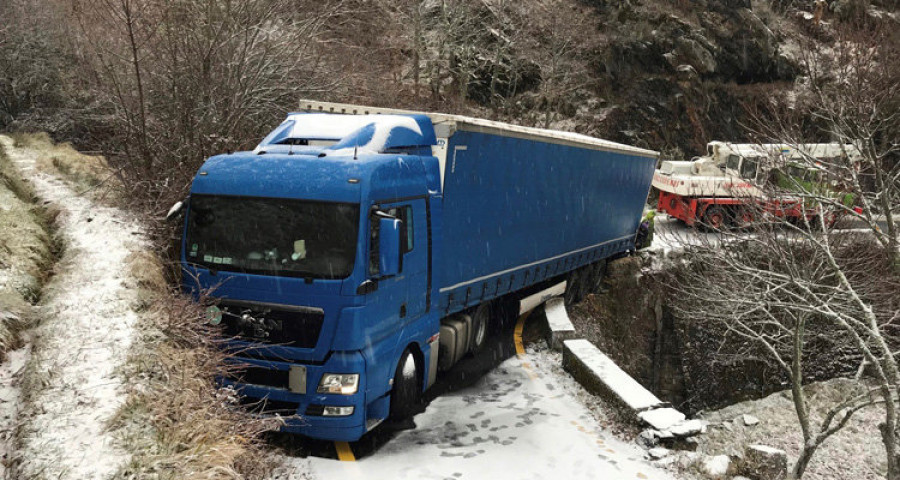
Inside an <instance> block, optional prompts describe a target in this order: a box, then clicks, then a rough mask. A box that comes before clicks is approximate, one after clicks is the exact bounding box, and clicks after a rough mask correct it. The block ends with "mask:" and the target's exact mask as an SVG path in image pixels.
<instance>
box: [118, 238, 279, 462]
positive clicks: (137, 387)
mask: <svg viewBox="0 0 900 480" xmlns="http://www.w3.org/2000/svg"><path fill="white" fill-rule="evenodd" d="M128 265H129V269H130V271H131V277H132V278H133V279H134V281H135V282H136V286H138V288H140V300H139V301H140V302H141V305H139V306H138V308H139V309H140V310H143V312H144V313H143V316H144V319H145V322H144V323H143V325H142V327H141V336H142V342H140V345H141V347H140V348H138V349H136V350H135V351H134V352H133V353H132V355H131V357H130V359H129V362H128V365H127V366H126V373H127V374H128V375H129V376H130V377H132V378H135V380H136V381H134V382H131V383H130V391H129V396H128V400H127V401H126V403H125V405H124V406H123V407H122V409H121V410H120V412H119V414H118V416H117V418H116V420H115V421H114V427H119V430H120V432H121V433H120V436H121V437H123V439H124V440H125V443H126V444H127V445H128V446H129V448H130V449H131V450H132V451H133V452H134V457H133V460H132V462H131V463H130V464H129V465H127V466H126V467H125V468H124V471H122V472H120V473H121V475H122V476H129V477H133V478H171V479H177V478H188V477H190V478H264V476H265V474H266V473H267V472H268V471H269V469H270V465H269V463H268V462H269V461H270V459H269V457H268V456H267V455H266V454H265V452H264V451H263V450H262V443H261V439H260V438H261V434H262V433H263V432H265V431H269V430H272V429H273V428H276V427H277V425H279V421H278V420H277V419H259V418H253V417H251V416H250V415H249V414H248V413H246V412H245V411H244V410H242V409H240V408H238V405H237V403H238V397H237V395H236V394H235V392H233V391H231V390H229V389H223V388H220V387H219V386H218V385H217V384H216V382H215V378H216V377H217V376H221V375H224V374H226V373H227V371H228V368H229V367H228V366H227V363H226V362H225V358H226V356H227V355H226V353H225V352H224V351H223V350H222V349H220V348H219V345H217V338H218V332H217V331H216V330H215V329H214V328H213V327H209V326H208V325H207V319H206V315H205V312H204V310H203V307H202V306H201V305H200V304H198V303H197V302H194V301H193V300H192V299H190V298H188V297H186V296H184V295H182V294H180V293H177V292H174V291H170V290H169V289H168V288H166V285H167V284H166V281H165V279H164V276H163V268H162V265H161V263H160V261H159V260H158V259H157V258H156V256H155V255H153V254H152V253H149V252H141V253H140V254H138V255H133V256H132V257H130V258H129V260H128Z"/></svg>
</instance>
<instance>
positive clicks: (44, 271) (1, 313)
mask: <svg viewBox="0 0 900 480" xmlns="http://www.w3.org/2000/svg"><path fill="white" fill-rule="evenodd" d="M34 202H35V198H34V192H32V190H31V188H30V186H29V185H28V184H26V183H25V182H24V181H22V179H21V178H20V176H19V174H18V172H16V170H15V169H14V167H13V165H12V164H11V162H10V160H9V157H8V156H7V154H6V152H5V151H4V149H3V146H2V145H0V359H2V357H3V355H4V353H5V352H7V351H9V350H11V349H15V348H18V347H19V346H20V344H21V339H20V333H21V331H22V330H23V329H25V328H26V327H27V326H28V325H29V324H30V320H31V319H32V317H33V315H32V311H31V305H32V304H33V303H35V302H36V301H37V300H38V299H39V297H40V292H41V286H42V285H43V283H44V282H45V281H46V279H47V277H48V276H49V274H50V266H51V265H52V263H53V258H54V255H55V252H56V246H55V242H54V239H53V236H52V233H51V228H50V225H51V223H52V220H53V217H54V215H55V212H52V211H48V210H46V209H43V208H40V207H38V206H36V205H35V203H34Z"/></svg>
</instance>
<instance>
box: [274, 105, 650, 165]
mask: <svg viewBox="0 0 900 480" xmlns="http://www.w3.org/2000/svg"><path fill="white" fill-rule="evenodd" d="M300 109H301V110H303V111H305V112H312V113H324V114H344V115H342V116H340V117H338V118H342V120H335V121H334V123H335V124H336V123H341V122H347V121H348V120H347V116H350V117H351V118H354V120H351V121H350V123H352V124H353V125H357V124H358V125H359V126H362V125H366V124H368V123H371V122H372V121H373V117H384V116H389V117H400V116H407V115H411V114H412V115H422V116H425V117H427V118H429V119H430V120H431V122H432V124H433V125H434V126H435V128H438V127H439V126H440V125H447V126H449V127H451V128H456V129H460V130H468V131H479V132H485V133H498V134H502V135H505V136H512V137H518V138H525V139H531V140H538V141H543V142H550V143H561V144H568V145H574V146H579V147H588V148H593V149H596V150H604V151H610V152H615V153H625V154H629V155H640V156H643V157H653V158H656V157H658V156H659V152H656V151H653V150H647V149H643V148H638V147H632V146H630V145H625V144H621V143H616V142H611V141H609V140H603V139H600V138H595V137H591V136H588V135H582V134H580V133H573V132H564V131H560V130H547V129H543V128H534V127H523V126H520V125H512V124H509V123H503V122H496V121H493V120H485V119H483V118H475V117H466V116H463V115H449V114H444V113H428V112H415V111H411V110H398V109H391V108H378V107H365V106H360V105H350V104H343V103H331V102H318V101H312V100H303V101H301V102H300ZM307 114H308V113H307ZM291 115H297V114H291ZM300 115H302V114H300ZM300 115H297V116H300ZM345 115H346V116H345ZM335 117H337V115H335ZM288 118H291V116H289V117H288ZM356 118H359V120H356ZM407 118H408V117H407ZM329 122H331V121H330V120H329ZM350 123H348V124H350ZM324 128H326V127H325V126H324V125H323V129H324ZM357 128H359V127H357ZM273 133H274V132H273ZM347 133H349V132H347Z"/></svg>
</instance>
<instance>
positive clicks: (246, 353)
mask: <svg viewBox="0 0 900 480" xmlns="http://www.w3.org/2000/svg"><path fill="white" fill-rule="evenodd" d="M435 143H436V138H435V134H434V130H433V127H432V124H431V121H430V120H429V119H428V118H427V117H425V116H423V115H360V116H352V117H350V116H337V115H328V114H314V113H310V114H291V115H289V116H288V118H287V120H286V121H285V122H284V123H282V124H281V125H280V126H279V127H278V128H276V129H275V130H274V131H273V132H272V133H271V134H270V135H269V136H268V137H266V139H265V140H263V142H262V143H260V145H259V146H258V147H257V148H256V149H255V150H254V151H250V152H239V153H233V154H228V155H218V156H215V157H212V158H210V159H209V160H207V161H206V163H205V164H204V165H203V166H202V167H201V168H200V170H199V172H198V173H197V175H196V177H195V178H194V182H193V186H192V188H191V193H190V197H189V201H188V204H187V210H186V212H187V214H186V217H185V235H184V237H183V243H182V257H181V261H182V263H183V288H184V289H185V290H186V291H189V292H191V293H192V294H194V295H195V296H197V297H200V296H203V295H208V296H211V297H214V298H215V299H217V302H216V303H215V304H214V305H212V306H210V307H209V310H208V316H209V320H210V323H213V324H218V325H221V328H222V331H223V333H224V335H225V337H226V338H227V344H226V347H225V348H227V349H228V350H230V351H231V353H232V354H234V357H233V358H234V361H235V362H236V363H239V364H240V366H239V368H237V369H236V370H235V372H234V374H233V375H229V377H228V378H224V379H222V381H223V383H225V384H226V385H232V386H234V388H236V389H237V390H239V392H240V394H241V395H242V396H244V398H246V399H247V401H248V402H250V403H258V404H259V405H258V406H259V408H260V410H262V411H264V412H266V413H280V414H281V415H282V416H284V417H285V422H286V423H285V426H284V427H283V430H285V431H288V432H295V433H301V434H304V435H307V436H310V437H317V438H327V439H330V440H356V439H358V438H359V437H360V436H361V435H362V434H363V433H365V432H366V431H368V430H370V429H371V428H373V427H374V426H375V425H377V424H378V423H380V422H381V421H382V420H384V419H385V418H387V417H388V415H389V413H390V410H389V407H390V398H389V397H390V394H391V390H392V385H393V383H394V377H395V373H396V369H395V367H396V366H397V365H398V362H399V361H400V359H401V355H408V356H409V357H410V358H412V361H414V362H416V363H417V365H418V366H419V368H417V369H415V371H416V372H417V373H418V377H419V378H415V379H413V384H414V386H415V388H417V389H420V390H422V389H425V388H427V386H428V385H429V384H430V382H432V381H433V374H431V375H429V373H428V372H429V369H428V368H425V366H426V365H428V362H433V361H435V360H436V355H437V343H436V340H437V333H438V331H439V328H440V327H439V318H438V316H437V315H436V314H435V312H434V306H433V305H432V304H431V302H432V301H433V299H434V298H435V295H434V293H435V292H433V291H432V290H433V289H434V288H435V287H434V286H433V285H432V282H431V278H432V271H431V270H432V265H431V253H432V248H433V247H434V245H433V244H432V240H433V239H432V238H431V237H430V234H431V228H432V225H431V223H430V221H431V215H432V212H431V210H430V209H431V208H433V204H437V205H439V204H440V203H439V202H434V201H433V199H434V198H436V197H438V198H439V196H440V183H439V178H440V173H439V166H438V161H437V159H436V158H435V157H434V156H432V155H431V147H432V146H433V145H434V144H435ZM432 370H433V369H432ZM395 407H396V406H395ZM292 415H298V416H302V420H301V419H300V418H299V417H292Z"/></svg>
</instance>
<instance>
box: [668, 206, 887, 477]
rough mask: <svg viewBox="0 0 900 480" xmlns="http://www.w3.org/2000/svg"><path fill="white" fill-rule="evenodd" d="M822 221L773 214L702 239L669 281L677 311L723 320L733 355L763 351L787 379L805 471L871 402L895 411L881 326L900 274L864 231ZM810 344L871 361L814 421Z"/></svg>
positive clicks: (799, 468) (798, 466) (799, 464)
mask: <svg viewBox="0 0 900 480" xmlns="http://www.w3.org/2000/svg"><path fill="white" fill-rule="evenodd" d="M760 215H762V212H760ZM821 227H823V228H824V231H822V230H820V231H815V230H811V229H808V228H806V226H795V225H792V224H789V223H787V222H781V221H773V222H770V223H758V224H757V225H755V226H754V227H752V228H750V229H745V230H742V231H740V232H721V233H720V234H719V236H717V237H714V238H715V239H716V241H714V242H708V241H702V240H701V241H700V243H699V244H697V245H695V248H694V250H692V252H691V253H692V254H691V257H690V260H689V261H688V262H687V263H686V266H685V267H684V268H683V269H682V270H681V271H680V273H679V277H678V278H677V283H675V285H676V286H675V287H673V288H674V290H675V298H676V299H677V300H675V301H674V304H673V306H674V308H675V309H676V311H677V312H678V313H679V314H680V315H681V316H683V317H684V318H694V319H702V321H711V322H718V323H720V324H721V325H722V327H723V329H724V330H725V332H726V334H725V338H724V341H725V343H727V345H728V351H729V353H728V354H729V355H732V356H738V357H744V358H746V357H756V358H758V359H762V360H764V361H766V362H767V363H771V364H773V365H775V366H776V367H778V368H780V369H781V371H782V372H783V373H784V375H785V376H786V378H788V379H789V381H790V385H791V392H792V397H793V401H794V407H795V410H796V414H797V420H798V425H799V428H800V430H801V432H802V435H803V440H804V442H803V444H802V445H801V446H800V449H801V453H800V455H799V457H798V458H797V460H796V462H795V463H794V466H793V468H792V471H791V477H792V478H801V477H802V476H803V474H804V472H805V471H806V468H807V466H808V464H809V461H810V460H811V459H812V457H813V455H814V454H815V452H816V451H817V449H818V448H819V447H820V446H821V445H822V444H823V443H824V442H825V441H826V440H827V439H828V438H829V437H831V436H832V435H834V434H835V433H837V432H838V431H839V430H840V429H841V428H843V427H844V426H845V425H846V424H847V422H848V421H849V419H850V418H851V416H852V415H853V414H854V413H855V412H857V411H859V410H860V409H862V408H866V407H868V406H870V405H873V404H876V403H878V404H885V405H886V406H887V409H888V411H890V412H893V410H894V409H895V401H896V385H897V384H896V380H897V378H896V376H895V373H896V363H895V361H894V357H893V354H892V352H891V350H890V348H889V347H888V341H887V331H886V329H887V328H890V327H889V325H890V323H891V322H892V321H894V320H896V319H897V318H898V315H900V310H898V309H897V306H896V305H895V303H896V302H893V301H891V300H890V299H889V298H890V296H891V295H893V293H894V292H896V291H897V289H898V288H900V280H898V278H897V277H896V276H894V275H892V273H891V272H892V269H891V267H890V263H889V262H886V261H885V260H886V257H885V256H884V255H883V252H884V250H883V247H880V246H878V245H877V244H876V243H873V242H872V240H871V238H870V237H866V236H865V235H862V234H859V233H841V232H832V231H830V230H829V229H828V226H826V225H824V222H823V224H822V225H821ZM697 238H700V239H704V238H712V237H697ZM810 344H815V345H817V348H819V349H821V348H828V349H830V350H832V351H834V352H835V355H837V353H838V352H851V353H848V354H846V355H848V358H843V359H839V358H834V361H836V362H837V361H843V362H845V363H847V364H849V363H850V362H851V361H854V360H855V361H859V359H861V358H862V359H865V360H866V361H867V362H869V363H870V364H872V365H875V366H876V367H875V369H874V370H876V374H875V377H876V382H875V384H874V387H872V388H870V389H868V390H867V391H866V392H865V393H864V394H862V395H859V396H854V397H850V398H845V399H843V400H842V401H840V402H838V403H836V404H835V405H833V406H832V408H830V409H829V410H828V411H827V412H824V414H823V416H822V419H821V421H818V422H816V421H815V420H814V418H815V417H814V416H813V415H812V414H811V412H810V407H809V403H808V401H807V398H806V394H805V391H804V383H805V382H806V381H808V379H809V378H810V377H811V375H810V373H809V372H808V371H807V369H808V368H809V367H810V366H808V365H806V363H805V353H806V349H807V346H808V345H810ZM894 415H895V414H894V413H890V414H889V416H890V417H891V418H894ZM892 471H893V470H892Z"/></svg>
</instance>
